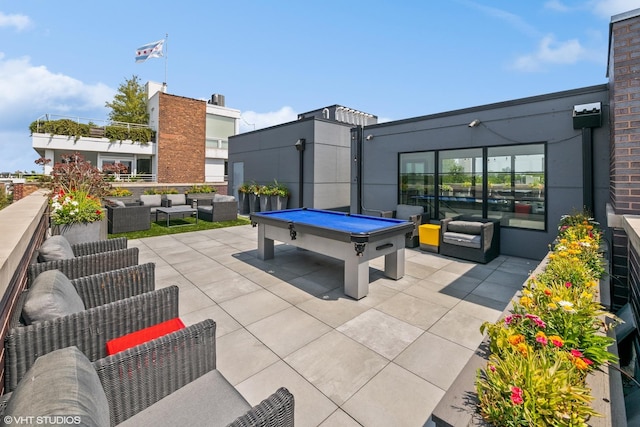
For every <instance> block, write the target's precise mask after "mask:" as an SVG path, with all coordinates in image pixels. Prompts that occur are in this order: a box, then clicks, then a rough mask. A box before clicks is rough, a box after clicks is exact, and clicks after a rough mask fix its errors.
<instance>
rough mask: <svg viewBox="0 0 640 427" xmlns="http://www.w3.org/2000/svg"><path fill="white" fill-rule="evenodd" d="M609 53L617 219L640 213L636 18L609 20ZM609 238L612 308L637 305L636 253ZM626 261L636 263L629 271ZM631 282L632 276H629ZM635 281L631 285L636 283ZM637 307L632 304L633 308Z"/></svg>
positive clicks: (622, 239) (617, 235)
mask: <svg viewBox="0 0 640 427" xmlns="http://www.w3.org/2000/svg"><path fill="white" fill-rule="evenodd" d="M610 37H611V39H610V51H609V103H610V107H609V114H610V121H611V137H610V138H611V140H610V167H609V170H610V174H609V193H610V199H611V206H612V207H613V209H614V212H615V213H616V214H619V215H623V214H638V213H640V79H639V77H640V16H629V17H626V19H619V20H617V21H615V20H614V19H612V25H611V35H610ZM612 231H613V234H612V240H613V241H612V248H611V249H612V257H611V263H612V265H611V268H612V283H611V286H612V306H613V308H614V309H617V308H619V307H621V306H622V305H623V304H625V303H626V302H627V301H628V300H629V298H631V300H632V301H634V302H635V303H638V299H637V298H638V296H639V295H638V293H637V292H634V291H633V289H630V288H633V286H634V284H633V283H632V282H631V280H632V277H633V276H634V272H636V273H637V268H636V267H637V254H635V253H631V252H630V251H629V245H628V244H627V243H628V237H627V236H626V234H625V231H624V230H623V229H613V230H612ZM632 260H633V261H636V264H635V267H633V266H632V264H631V263H632ZM635 277H636V279H637V274H636V275H635ZM636 283H637V281H636ZM637 305H638V304H636V306H637Z"/></svg>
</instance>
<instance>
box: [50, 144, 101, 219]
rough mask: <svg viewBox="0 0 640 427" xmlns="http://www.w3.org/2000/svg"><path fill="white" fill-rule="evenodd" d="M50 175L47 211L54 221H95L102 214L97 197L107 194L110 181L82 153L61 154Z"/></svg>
mask: <svg viewBox="0 0 640 427" xmlns="http://www.w3.org/2000/svg"><path fill="white" fill-rule="evenodd" d="M51 175H52V184H53V193H52V195H51V199H50V208H51V211H50V215H51V219H52V221H53V222H54V223H55V224H75V223H82V222H95V221H100V220H102V219H103V218H104V211H103V209H102V204H101V202H100V198H101V197H102V196H106V195H108V194H109V191H110V190H111V185H110V184H109V183H107V182H106V181H105V180H104V175H103V174H102V172H100V170H99V169H98V168H96V167H95V166H93V165H91V163H90V162H88V161H86V160H85V159H84V157H83V156H82V155H80V154H79V153H74V154H63V155H62V156H61V161H60V162H58V163H56V164H55V165H54V166H53V171H52V174H51Z"/></svg>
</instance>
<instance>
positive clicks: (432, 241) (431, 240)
mask: <svg viewBox="0 0 640 427" xmlns="http://www.w3.org/2000/svg"><path fill="white" fill-rule="evenodd" d="M418 235H419V238H420V249H422V250H423V251H429V252H435V253H438V251H439V249H440V225H438V224H422V225H421V226H419V227H418Z"/></svg>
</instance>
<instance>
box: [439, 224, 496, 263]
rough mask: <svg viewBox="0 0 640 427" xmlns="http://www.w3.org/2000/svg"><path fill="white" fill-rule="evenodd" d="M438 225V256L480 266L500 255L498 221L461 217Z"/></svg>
mask: <svg viewBox="0 0 640 427" xmlns="http://www.w3.org/2000/svg"><path fill="white" fill-rule="evenodd" d="M440 224H441V225H440V255H447V256H452V257H455V258H461V259H465V260H468V261H474V262H479V263H482V264H486V263H488V262H489V261H491V260H493V259H494V258H496V257H497V256H498V255H500V221H499V220H497V219H488V218H478V217H473V216H462V215H461V216H457V217H454V218H445V219H443V220H442V221H441V223H440Z"/></svg>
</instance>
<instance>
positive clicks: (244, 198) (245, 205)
mask: <svg viewBox="0 0 640 427" xmlns="http://www.w3.org/2000/svg"><path fill="white" fill-rule="evenodd" d="M238 210H239V211H240V215H248V214H249V213H250V210H249V195H248V194H247V193H243V192H241V191H239V192H238Z"/></svg>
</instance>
